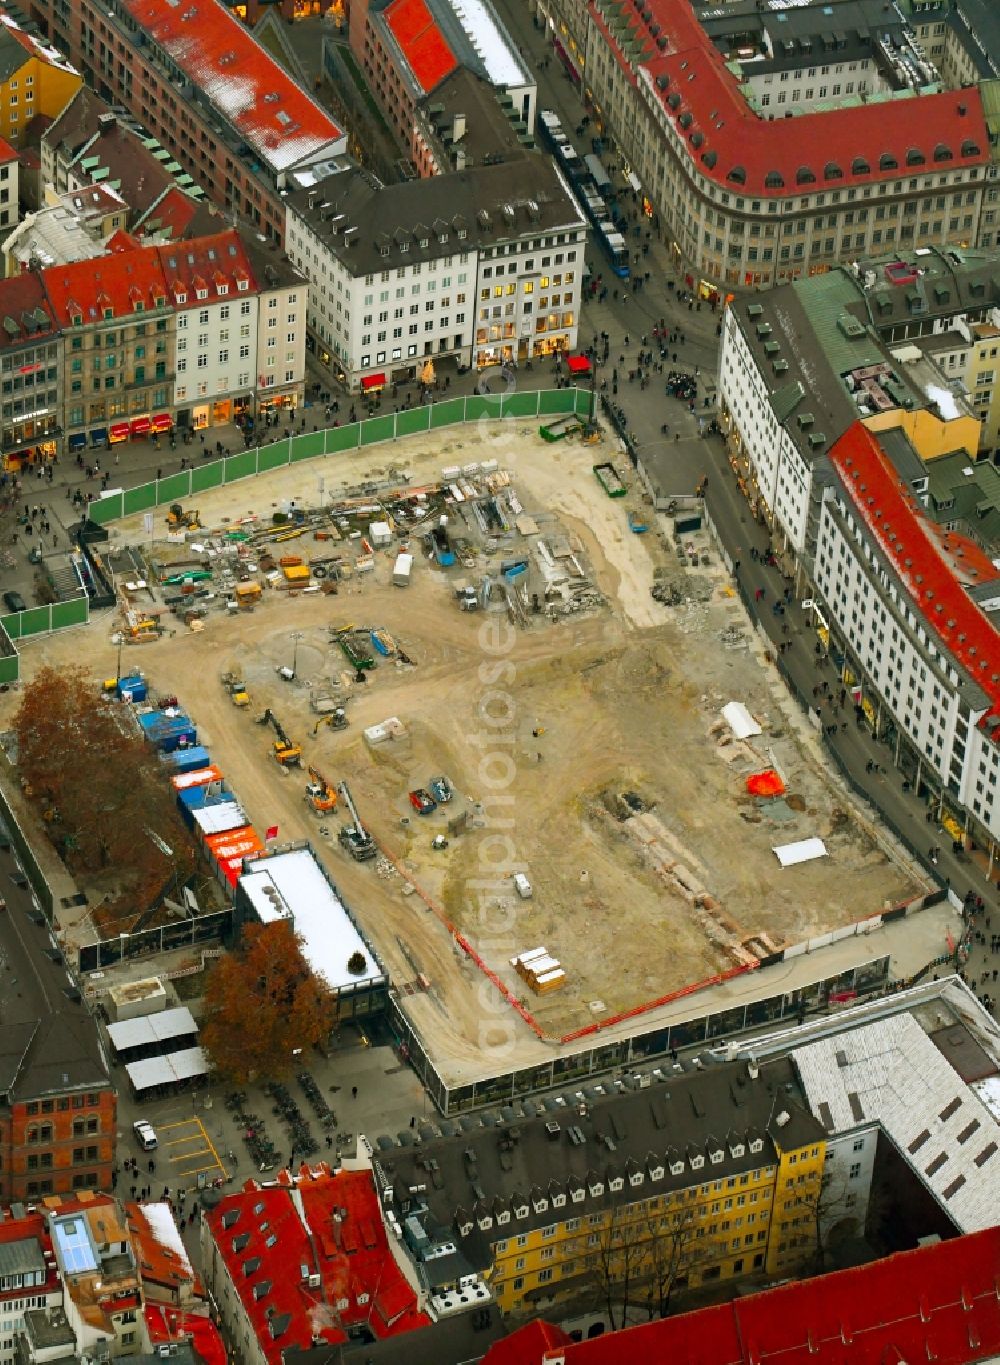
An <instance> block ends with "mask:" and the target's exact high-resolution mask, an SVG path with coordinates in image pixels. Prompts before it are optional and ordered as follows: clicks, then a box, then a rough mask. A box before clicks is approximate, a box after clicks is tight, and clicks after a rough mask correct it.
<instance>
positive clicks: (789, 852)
mask: <svg viewBox="0 0 1000 1365" xmlns="http://www.w3.org/2000/svg"><path fill="white" fill-rule="evenodd" d="M772 852H773V853H774V855H775V857H776V858H777V859H778V862H779V863H780V864H781V866H782V867H794V866H795V864H796V863H811V862H812V860H813V859H814V858H825V857H826V844H824V842H823V840H822V839H800V840H799V841H798V843H795V844H776V845H775V846H774V847H773V849H772Z"/></svg>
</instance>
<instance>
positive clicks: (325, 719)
mask: <svg viewBox="0 0 1000 1365" xmlns="http://www.w3.org/2000/svg"><path fill="white" fill-rule="evenodd" d="M324 725H329V727H330V729H331V730H346V729H347V712H346V711H345V710H344V708H343V707H342V706H338V707H337V709H336V711H328V712H327V714H326V715H325V716H320V718H319V720H318V721H317V722H316V724H315V725H314V726H313V735H318V734H319V732H320V730H321V729H322V728H323V726H324Z"/></svg>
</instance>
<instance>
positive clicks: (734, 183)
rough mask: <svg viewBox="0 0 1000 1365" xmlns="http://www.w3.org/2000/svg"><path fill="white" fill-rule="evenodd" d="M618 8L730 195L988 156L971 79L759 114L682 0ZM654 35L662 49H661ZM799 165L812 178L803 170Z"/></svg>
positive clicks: (682, 125)
mask: <svg viewBox="0 0 1000 1365" xmlns="http://www.w3.org/2000/svg"><path fill="white" fill-rule="evenodd" d="M640 3H641V4H642V5H643V6H644V7H645V8H647V9H648V10H649V17H648V24H647V21H646V20H643V19H642V18H641V17H640V16H639V14H638V12H637V11H638V5H639V4H640ZM590 11H591V14H592V15H593V17H594V19H595V21H596V23H597V25H598V27H599V29H600V30H601V32H602V33H603V34H604V36H605V39H606V41H607V42H608V44H609V45H610V47H611V48H612V50H613V51H614V53H615V56H616V59H617V60H618V62H619V65H621V66H622V67H623V68H624V69H626V70H629V69H630V66H629V61H628V58H627V57H626V56H625V55H624V53H623V52H622V51H621V49H620V47H619V46H618V44H617V42H616V40H615V38H614V37H613V36H612V35H611V33H610V31H609V30H608V28H607V26H606V25H605V23H604V21H603V19H602V17H601V15H600V13H599V12H598V10H597V9H596V6H595V5H594V4H593V0H591V4H590ZM625 15H626V17H628V18H630V19H631V21H632V27H633V33H634V34H635V36H636V38H637V39H638V41H640V42H644V43H645V45H646V51H645V55H644V56H642V57H639V58H637V60H636V65H637V66H638V67H641V68H643V69H644V70H645V71H647V72H648V74H649V77H650V78H651V80H652V81H653V84H654V88H655V89H656V90H657V91H658V92H659V94H660V97H661V99H662V102H663V107H664V110H665V112H666V115H667V117H668V119H669V120H670V121H671V122H672V123H673V124H674V127H675V129H676V132H677V134H678V136H679V137H680V138H681V140H682V141H684V142H686V143H687V144H688V148H689V156H690V158H691V160H692V161H693V162H694V163H695V165H696V167H697V169H698V170H699V171H700V172H701V173H702V174H703V175H706V176H708V177H710V178H711V179H712V180H715V181H716V182H717V183H718V184H720V185H722V186H724V187H725V188H726V189H727V190H729V191H730V192H731V193H733V194H738V195H744V194H745V195H767V196H768V197H769V198H782V197H785V196H794V195H802V194H812V193H816V192H817V191H819V190H823V189H833V190H836V189H840V188H841V187H843V186H849V185H857V184H861V183H865V182H871V181H880V180H899V179H902V178H905V177H906V176H908V175H914V174H917V173H923V174H927V173H928V172H929V171H932V170H933V169H934V168H935V166H936V165H939V169H940V170H942V171H947V170H954V169H957V168H959V167H964V166H978V165H985V164H986V163H987V162H988V161H989V159H990V149H989V134H988V132H987V128H986V120H985V117H984V115H983V106H982V101H981V99H980V96H979V91H978V89H976V88H975V87H969V88H966V89H963V90H953V91H948V92H946V93H944V94H940V95H923V96H920V97H919V98H916V97H915V98H914V99H908V98H899V99H892V100H886V101H881V102H879V103H872V104H861V105H857V106H855V107H851V108H840V109H832V110H829V111H828V112H822V113H820V112H817V113H807V114H798V115H796V116H795V117H794V118H781V117H777V118H774V119H765V118H761V117H759V116H758V115H757V114H756V113H754V111H753V110H752V109H751V108H750V107H749V105H748V104H747V103H746V101H745V99H744V98H743V95H742V94H741V92H740V88H739V84H738V82H737V80H736V78H735V76H734V75H733V74H732V72H731V71H730V70H729V69H728V68H727V66H726V64H725V62H724V60H723V57H722V54H721V53H720V52H719V51H718V49H717V48H716V47H715V46H714V44H713V43H712V41H711V39H710V38H709V36H708V34H707V33H706V32H705V30H704V29H703V28H702V26H701V24H699V22H698V19H697V17H696V16H695V14H694V11H693V10H692V8H691V6H690V4H689V3H688V0H627V3H626V8H625ZM653 25H659V28H660V33H659V36H658V38H654V37H653V36H652V33H651V31H650V30H651V27H652V26H653ZM660 38H662V39H665V41H666V47H665V49H660V48H658V42H659V39H660ZM945 152H947V153H950V155H948V156H947V157H945V155H944V153H945ZM916 157H919V158H920V159H919V160H916V159H914V158H916ZM883 158H889V159H890V160H891V162H892V163H893V164H889V163H888V162H887V161H884V160H883ZM939 159H940V160H939ZM806 172H808V173H809V175H811V177H812V178H811V179H809V178H803V175H804V173H806ZM838 172H839V174H838ZM741 174H742V178H740V175H741ZM734 176H735V178H734Z"/></svg>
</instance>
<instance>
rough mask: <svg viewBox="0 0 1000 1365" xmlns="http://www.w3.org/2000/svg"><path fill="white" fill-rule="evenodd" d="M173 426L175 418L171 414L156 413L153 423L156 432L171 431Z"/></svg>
mask: <svg viewBox="0 0 1000 1365" xmlns="http://www.w3.org/2000/svg"><path fill="white" fill-rule="evenodd" d="M173 424H174V422H173V418H172V417H171V416H170V413H169V412H157V413H154V415H153V423H152V426H153V430H154V431H169V430H170V428H171V427H172V426H173Z"/></svg>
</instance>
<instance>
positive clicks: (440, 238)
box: [438, 232, 448, 246]
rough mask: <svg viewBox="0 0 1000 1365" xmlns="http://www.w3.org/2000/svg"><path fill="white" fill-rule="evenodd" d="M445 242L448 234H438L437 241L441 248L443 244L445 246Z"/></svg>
mask: <svg viewBox="0 0 1000 1365" xmlns="http://www.w3.org/2000/svg"><path fill="white" fill-rule="evenodd" d="M447 240H448V234H447V232H440V233H438V241H439V242H440V243H441V245H442V246H444V244H445V242H447Z"/></svg>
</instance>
